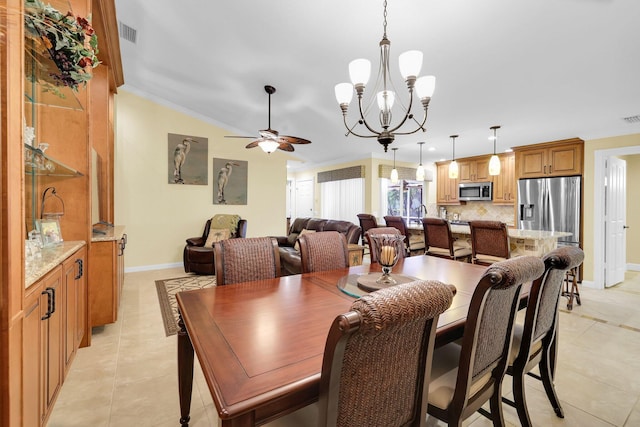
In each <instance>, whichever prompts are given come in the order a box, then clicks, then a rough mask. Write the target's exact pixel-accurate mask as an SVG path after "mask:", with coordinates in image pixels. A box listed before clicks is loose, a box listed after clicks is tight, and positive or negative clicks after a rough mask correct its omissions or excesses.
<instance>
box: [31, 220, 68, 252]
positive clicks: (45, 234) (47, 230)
mask: <svg viewBox="0 0 640 427" xmlns="http://www.w3.org/2000/svg"><path fill="white" fill-rule="evenodd" d="M36 230H38V232H39V233H40V238H41V239H42V246H43V247H45V248H47V247H51V246H56V245H59V244H61V243H62V233H61V232H60V222H59V221H58V220H57V219H37V220H36Z"/></svg>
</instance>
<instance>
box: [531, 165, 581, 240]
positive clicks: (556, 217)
mask: <svg viewBox="0 0 640 427" xmlns="http://www.w3.org/2000/svg"><path fill="white" fill-rule="evenodd" d="M580 185H581V177H579V176H568V177H557V178H531V179H521V180H519V181H518V228H520V229H524V230H546V231H565V232H569V233H571V236H568V237H561V238H559V239H558V244H559V245H576V246H577V245H579V243H580V242H581V241H582V236H581V235H580V207H581V203H580V194H581V191H580Z"/></svg>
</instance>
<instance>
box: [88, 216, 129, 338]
mask: <svg viewBox="0 0 640 427" xmlns="http://www.w3.org/2000/svg"><path fill="white" fill-rule="evenodd" d="M119 228H120V229H121V228H122V227H116V229H119ZM126 243H127V237H126V234H123V233H121V232H118V230H115V235H114V238H113V239H111V240H100V241H93V242H92V243H91V251H90V254H89V264H90V265H91V269H90V271H89V306H90V308H89V312H90V313H91V326H92V327H93V326H101V325H106V324H107V323H113V322H115V321H116V320H118V307H119V306H120V295H121V293H122V284H123V282H124V250H125V246H126Z"/></svg>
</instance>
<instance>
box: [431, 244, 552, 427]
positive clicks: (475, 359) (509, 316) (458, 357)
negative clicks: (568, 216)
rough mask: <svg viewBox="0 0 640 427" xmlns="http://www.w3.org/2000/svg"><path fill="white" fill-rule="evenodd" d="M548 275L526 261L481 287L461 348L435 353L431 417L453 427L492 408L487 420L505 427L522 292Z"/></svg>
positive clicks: (486, 278)
mask: <svg viewBox="0 0 640 427" xmlns="http://www.w3.org/2000/svg"><path fill="white" fill-rule="evenodd" d="M543 273H544V263H543V262H542V261H541V260H540V258H538V257H533V256H522V257H518V258H514V259H510V260H506V261H502V262H497V263H495V264H493V265H492V266H490V267H489V268H488V269H487V271H486V272H485V273H484V274H483V276H482V277H481V279H480V281H479V282H478V285H477V286H476V289H475V291H474V292H473V295H472V296H471V302H470V305H469V311H468V314H467V320H466V323H465V327H464V332H463V336H462V339H461V343H458V342H453V343H451V344H447V345H444V346H442V347H439V348H438V349H436V350H435V352H434V355H433V366H432V370H431V383H430V385H429V407H428V413H429V415H432V416H434V417H436V418H438V419H439V420H442V421H444V422H446V423H448V424H449V425H450V426H460V425H461V423H462V421H463V420H465V419H467V418H468V417H469V416H471V415H472V414H473V413H474V412H476V411H478V410H479V409H480V408H481V407H482V405H483V404H484V403H486V402H487V401H489V402H490V408H491V412H490V413H487V415H488V416H489V417H490V418H491V419H492V421H493V425H494V426H504V417H503V413H502V402H501V399H500V398H501V394H502V380H503V378H504V375H505V372H506V370H507V362H508V358H509V349H510V348H511V340H512V337H513V326H514V321H515V316H516V311H517V308H518V304H519V300H520V289H521V287H522V285H523V284H524V283H528V282H531V281H533V280H535V279H537V278H538V277H540V276H541V275H542V274H543Z"/></svg>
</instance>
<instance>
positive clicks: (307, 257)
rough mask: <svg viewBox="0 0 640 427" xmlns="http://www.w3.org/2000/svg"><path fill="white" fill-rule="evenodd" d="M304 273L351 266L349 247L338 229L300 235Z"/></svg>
mask: <svg viewBox="0 0 640 427" xmlns="http://www.w3.org/2000/svg"><path fill="white" fill-rule="evenodd" d="M298 244H299V245H300V261H301V264H302V272H303V273H312V272H314V271H328V270H337V269H339V268H348V267H349V247H348V245H347V238H346V237H345V235H344V234H342V233H339V232H337V231H323V232H320V233H311V234H303V235H301V236H300V237H298Z"/></svg>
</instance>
